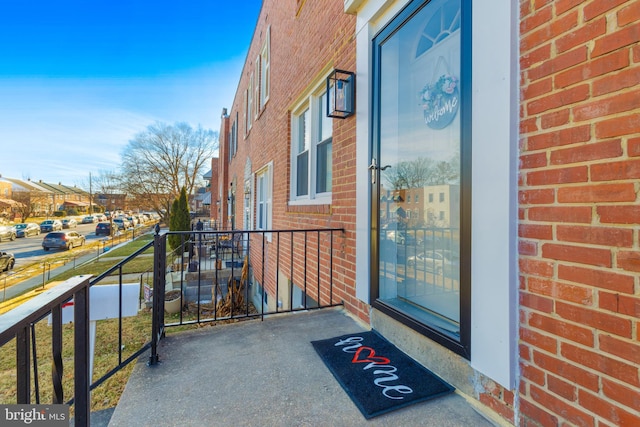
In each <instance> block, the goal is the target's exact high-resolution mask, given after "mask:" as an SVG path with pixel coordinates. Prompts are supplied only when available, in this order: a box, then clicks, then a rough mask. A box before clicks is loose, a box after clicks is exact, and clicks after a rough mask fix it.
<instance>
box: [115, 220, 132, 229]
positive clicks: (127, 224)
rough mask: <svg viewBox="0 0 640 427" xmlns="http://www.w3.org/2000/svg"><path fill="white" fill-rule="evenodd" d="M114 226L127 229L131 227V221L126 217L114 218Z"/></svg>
mask: <svg viewBox="0 0 640 427" xmlns="http://www.w3.org/2000/svg"><path fill="white" fill-rule="evenodd" d="M113 226H114V227H118V230H126V229H128V228H131V227H132V225H131V222H129V220H128V219H126V218H116V219H114V220H113Z"/></svg>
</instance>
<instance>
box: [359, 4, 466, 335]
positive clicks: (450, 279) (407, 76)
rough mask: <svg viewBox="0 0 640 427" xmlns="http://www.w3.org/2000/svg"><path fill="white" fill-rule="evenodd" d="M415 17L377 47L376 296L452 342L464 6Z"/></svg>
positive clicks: (430, 8) (435, 8)
mask: <svg viewBox="0 0 640 427" xmlns="http://www.w3.org/2000/svg"><path fill="white" fill-rule="evenodd" d="M414 3H416V2H414ZM413 9H414V10H415V13H411V14H408V13H406V14H405V16H402V14H401V15H400V17H399V18H396V20H395V21H394V23H393V24H395V25H393V24H392V25H391V26H390V29H386V30H384V32H383V34H381V35H379V36H378V37H377V38H376V40H374V45H375V46H376V49H377V50H376V52H377V53H376V55H377V57H376V60H375V67H376V71H377V73H376V80H375V81H376V89H375V90H377V91H378V93H377V94H376V96H375V99H376V117H375V118H374V123H376V130H375V131H374V150H373V153H374V154H373V159H372V166H371V168H372V169H374V173H375V172H376V170H377V172H378V175H377V177H378V179H375V180H372V182H373V181H375V184H374V189H373V192H372V194H375V195H376V201H375V204H376V205H377V210H378V216H377V218H376V221H375V222H377V230H378V235H377V238H378V260H377V263H378V268H377V276H378V277H377V287H378V288H377V297H378V301H379V302H380V303H382V304H384V305H386V306H389V307H392V308H393V309H394V310H396V311H397V312H401V313H402V314H403V316H407V317H410V318H412V319H414V320H415V321H417V322H419V323H422V324H425V325H427V326H428V327H429V328H432V329H435V330H437V331H439V333H441V334H444V335H446V336H448V337H450V339H452V340H454V341H459V340H460V305H461V304H460V295H461V294H460V222H461V221H460V218H461V217H460V212H461V175H462V173H461V161H460V159H461V146H462V144H461V122H460V107H461V92H460V71H461V0H432V1H430V2H428V3H425V5H424V6H420V7H414V8H413ZM376 157H377V158H376Z"/></svg>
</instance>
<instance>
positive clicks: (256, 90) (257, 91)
mask: <svg viewBox="0 0 640 427" xmlns="http://www.w3.org/2000/svg"><path fill="white" fill-rule="evenodd" d="M260 58H261V56H260V55H258V56H256V63H255V71H254V73H253V75H254V77H253V99H254V103H253V118H254V120H257V119H258V116H259V115H260V110H261V108H262V104H261V101H260V100H261V97H262V95H261V92H262V86H261V85H262V83H261V81H260V80H261V71H260V66H261V63H260Z"/></svg>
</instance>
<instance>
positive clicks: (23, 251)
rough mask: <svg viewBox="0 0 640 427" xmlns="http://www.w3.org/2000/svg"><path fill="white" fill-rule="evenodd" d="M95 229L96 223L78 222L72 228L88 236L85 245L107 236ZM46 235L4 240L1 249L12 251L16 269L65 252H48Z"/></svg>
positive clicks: (0, 244) (0, 245)
mask: <svg viewBox="0 0 640 427" xmlns="http://www.w3.org/2000/svg"><path fill="white" fill-rule="evenodd" d="M95 229H96V224H78V227H77V228H74V229H72V230H73V231H77V232H78V233H80V234H82V235H84V236H85V238H86V243H85V245H88V244H91V243H93V242H94V241H96V240H100V239H105V238H106V236H96V235H95ZM46 235H47V233H41V234H40V235H38V236H29V237H22V238H19V239H16V240H14V241H12V242H8V241H5V242H2V243H0V251H3V252H9V253H12V254H13V255H14V256H15V257H16V264H15V266H14V270H19V269H21V268H22V267H24V266H26V265H29V264H32V263H34V262H38V261H42V260H44V259H45V258H46V257H47V256H51V255H56V254H59V253H60V252H65V251H61V250H55V249H53V250H50V251H48V252H46V251H45V250H44V249H42V239H44V236H46ZM72 252H73V251H72Z"/></svg>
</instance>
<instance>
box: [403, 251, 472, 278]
mask: <svg viewBox="0 0 640 427" xmlns="http://www.w3.org/2000/svg"><path fill="white" fill-rule="evenodd" d="M407 265H408V266H409V267H413V268H415V269H416V270H424V271H429V272H431V273H435V274H437V275H438V276H440V275H442V274H443V273H445V272H446V273H447V275H456V272H457V270H458V269H459V267H460V262H459V260H458V258H457V257H456V256H454V254H453V253H451V251H444V250H442V251H426V252H423V253H420V254H418V255H414V256H410V257H409V258H407Z"/></svg>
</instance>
